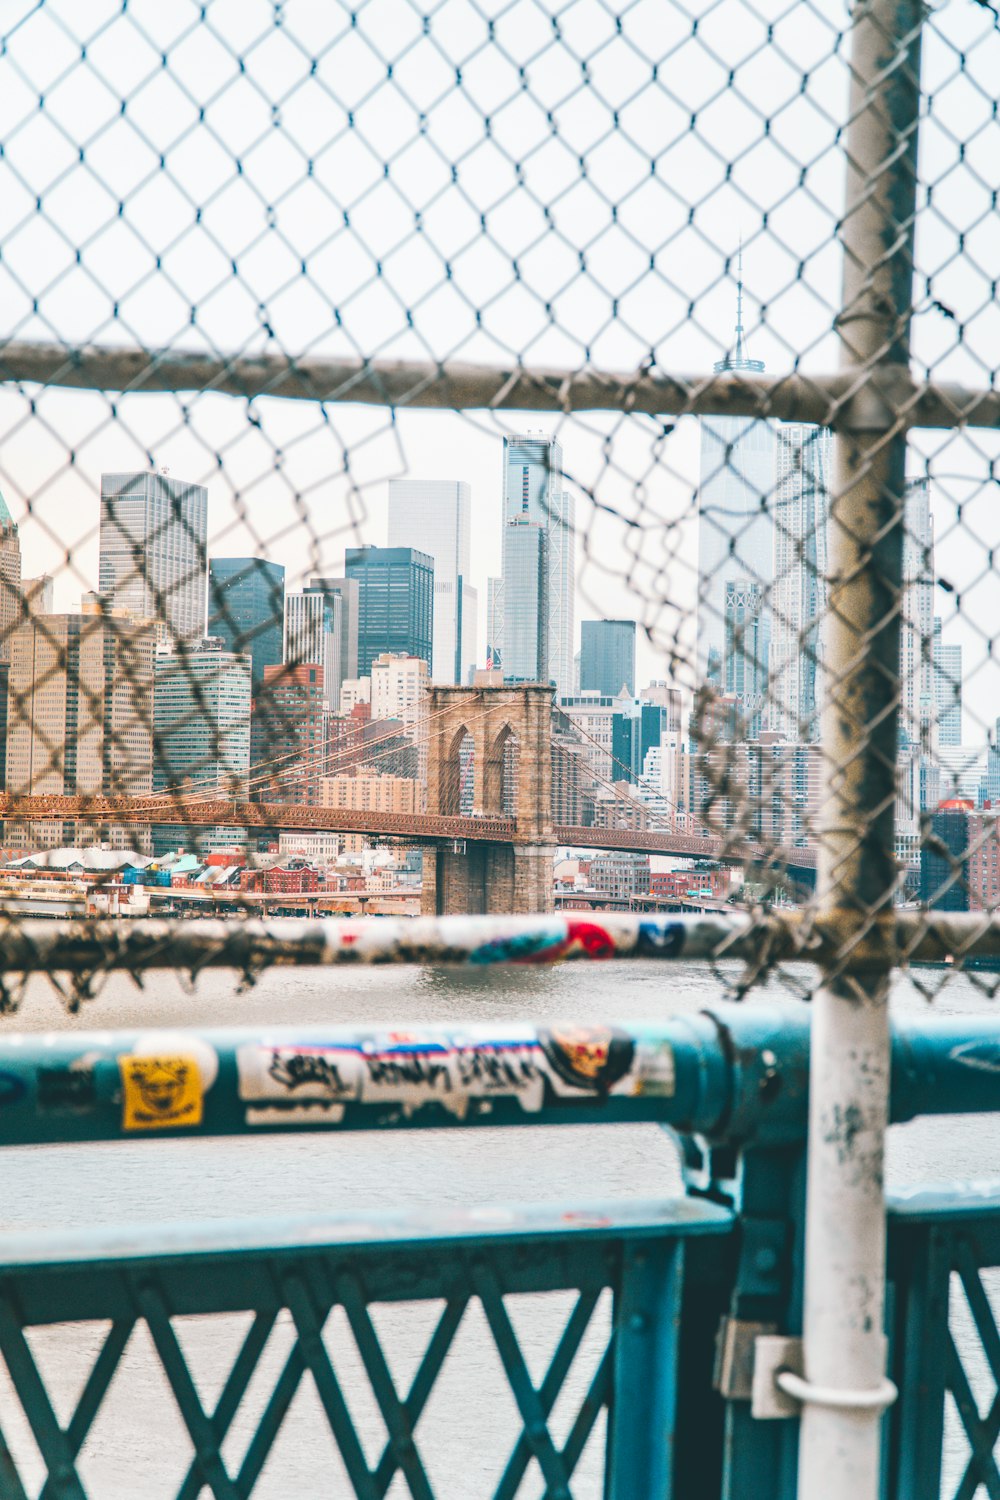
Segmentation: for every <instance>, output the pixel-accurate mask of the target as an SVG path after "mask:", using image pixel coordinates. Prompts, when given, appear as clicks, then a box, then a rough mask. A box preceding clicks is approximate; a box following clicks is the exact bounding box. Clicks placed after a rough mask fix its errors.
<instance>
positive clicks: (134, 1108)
mask: <svg viewBox="0 0 1000 1500" xmlns="http://www.w3.org/2000/svg"><path fill="white" fill-rule="evenodd" d="M118 1066H119V1068H120V1070H121V1075H122V1087H123V1089H124V1100H123V1109H122V1127H123V1128H124V1129H125V1130H176V1129H178V1128H179V1127H183V1126H185V1125H200V1124H201V1118H202V1101H203V1090H202V1085H201V1072H200V1071H199V1068H198V1063H197V1060H196V1059H195V1058H193V1057H175V1056H165V1055H160V1056H157V1057H120V1058H119V1059H118Z"/></svg>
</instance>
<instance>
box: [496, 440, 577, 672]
mask: <svg viewBox="0 0 1000 1500" xmlns="http://www.w3.org/2000/svg"><path fill="white" fill-rule="evenodd" d="M562 464H563V459H562V449H561V447H560V446H559V444H558V442H557V441H556V440H555V438H551V437H547V436H545V435H544V434H541V433H527V434H520V435H514V436H510V437H505V438H504V496H503V539H502V540H503V569H502V577H503V634H502V637H501V639H500V640H499V641H496V640H494V641H491V642H490V643H489V644H490V645H492V646H493V647H494V649H496V647H497V646H499V649H500V652H501V656H502V665H503V673H504V677H505V678H507V679H509V680H510V681H514V682H554V683H555V685H556V693H557V695H562V696H566V695H571V694H572V691H573V650H574V633H575V632H574V620H575V589H576V532H575V529H574V523H575V509H574V506H575V502H574V499H573V496H572V495H571V494H570V492H569V491H568V490H566V489H565V488H564V486H563V472H562ZM492 613H493V616H494V623H496V601H495V600H494V609H493V611H492Z"/></svg>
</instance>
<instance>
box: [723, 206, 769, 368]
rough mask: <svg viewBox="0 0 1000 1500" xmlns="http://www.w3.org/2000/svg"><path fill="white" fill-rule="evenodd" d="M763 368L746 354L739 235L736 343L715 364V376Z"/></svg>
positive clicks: (762, 363) (741, 247) (760, 361)
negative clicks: (728, 372) (723, 357)
mask: <svg viewBox="0 0 1000 1500" xmlns="http://www.w3.org/2000/svg"><path fill="white" fill-rule="evenodd" d="M731 265H732V261H728V260H727V262H726V270H727V271H728V270H729V267H730V266H731ZM763 368H764V362H763V360H760V359H751V358H750V356H749V354H748V353H747V336H746V329H745V328H744V326H743V235H742V234H741V235H740V241H739V249H738V251H737V255H736V342H735V344H734V345H733V352H732V354H727V355H726V357H725V359H718V360H716V362H715V371H716V374H721V373H722V372H723V371H724V370H747V371H752V372H754V373H755V374H757V373H760V372H761V371H762V370H763Z"/></svg>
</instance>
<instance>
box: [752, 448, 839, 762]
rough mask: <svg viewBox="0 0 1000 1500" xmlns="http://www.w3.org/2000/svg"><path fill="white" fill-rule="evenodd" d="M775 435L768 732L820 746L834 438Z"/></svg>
mask: <svg viewBox="0 0 1000 1500" xmlns="http://www.w3.org/2000/svg"><path fill="white" fill-rule="evenodd" d="M775 435H776V440H777V474H776V485H775V493H774V501H773V505H772V507H771V509H772V515H773V519H774V573H773V577H774V587H773V590H772V594H771V610H770V646H769V672H768V682H767V693H768V727H769V728H770V729H771V730H773V731H774V732H775V733H776V734H779V735H781V736H782V738H784V739H787V740H799V739H801V740H815V739H816V738H817V737H818V735H819V712H820V702H819V683H820V670H819V663H820V650H821V641H820V622H821V620H822V618H823V615H824V613H825V611H826V600H827V582H826V575H827V562H826V547H827V517H828V513H829V485H830V443H831V436H830V432H829V430H828V429H827V428H825V427H815V426H813V425H812V424H811V423H807V422H782V423H780V424H779V426H778V427H777V430H776V434H775Z"/></svg>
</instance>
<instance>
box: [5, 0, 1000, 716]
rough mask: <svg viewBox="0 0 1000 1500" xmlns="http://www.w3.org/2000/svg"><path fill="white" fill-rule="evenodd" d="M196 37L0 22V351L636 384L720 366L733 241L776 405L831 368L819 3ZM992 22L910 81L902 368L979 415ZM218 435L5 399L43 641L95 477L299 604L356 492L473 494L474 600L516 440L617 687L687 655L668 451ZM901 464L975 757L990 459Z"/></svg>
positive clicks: (832, 143)
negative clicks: (794, 367)
mask: <svg viewBox="0 0 1000 1500" xmlns="http://www.w3.org/2000/svg"><path fill="white" fill-rule="evenodd" d="M199 9H200V7H199V6H197V5H194V4H192V3H190V0H172V3H171V4H169V5H164V4H162V0H132V3H130V5H129V7H128V10H127V11H126V12H125V13H124V14H123V13H122V10H121V5H120V3H119V0H88V4H87V5H86V6H81V5H80V4H79V0H49V3H47V4H45V5H44V6H43V7H42V8H41V9H36V7H35V4H34V0H31V3H28V0H0V31H2V32H4V33H5V52H4V55H3V56H2V57H0V141H2V143H3V147H4V152H3V157H2V159H0V322H2V328H3V331H4V334H5V335H6V336H7V337H10V338H16V339H24V338H38V339H45V340H53V339H54V340H60V341H65V342H67V343H70V344H74V343H78V342H96V343H121V344H134V343H136V342H138V343H140V344H142V345H144V346H146V347H175V348H183V349H206V348H207V349H217V350H222V351H226V352H229V351H259V350H272V351H276V352H282V351H283V352H287V353H290V354H303V353H307V352H308V353H315V354H319V353H323V354H355V355H357V354H365V355H382V356H386V357H400V358H413V359H420V358H426V357H428V356H432V357H434V358H442V359H443V358H447V357H455V358H461V359H463V360H472V361H481V362H483V363H492V362H504V363H506V362H509V360H510V359H511V358H512V357H520V358H521V359H523V360H524V361H525V362H526V363H541V364H546V365H552V366H567V367H572V368H581V367H583V366H584V365H585V364H586V363H587V362H588V360H589V361H590V363H591V364H592V365H594V366H595V367H597V368H601V369H613V370H629V369H632V368H634V367H635V366H636V365H637V364H638V363H639V362H640V361H642V360H644V359H646V358H647V357H648V356H649V354H650V351H651V350H652V351H655V357H656V359H657V361H658V363H659V365H660V366H661V367H662V368H664V369H670V370H674V371H680V372H682V373H688V372H694V371H705V370H707V369H708V368H709V367H710V364H711V362H712V360H714V359H715V358H717V357H718V356H719V353H720V350H721V349H723V348H724V347H725V346H726V345H727V344H728V343H729V341H730V339H731V330H732V321H733V303H734V285H733V277H732V274H727V271H726V257H727V256H729V255H732V254H733V253H734V251H735V246H736V242H737V239H738V237H739V235H740V234H742V236H743V239H744V243H745V274H746V282H747V322H748V326H749V329H750V344H751V350H752V353H753V354H754V355H755V356H757V357H759V358H762V359H764V360H765V361H766V363H767V367H768V369H769V370H772V371H780V370H783V369H787V368H789V367H790V365H791V364H792V362H793V360H795V359H798V360H799V361H800V363H801V365H802V366H803V367H804V368H806V369H814V370H815V369H827V368H830V367H831V366H832V365H833V363H834V361H835V359H836V347H835V340H834V338H833V336H832V334H831V333H830V327H831V322H832V317H833V313H834V309H835V306H836V303H837V296H838V288H839V276H840V269H839V255H838V251H837V248H836V243H835V226H836V215H837V210H838V207H839V204H840V201H841V197H842V182H843V174H842V163H841V159H840V155H839V152H838V148H837V144H836V138H835V136H836V126H837V123H838V122H839V121H840V120H841V119H842V118H843V115H844V110H845V100H846V70H845V66H844V62H843V59H842V53H843V51H844V48H843V46H842V44H840V42H839V39H838V33H837V28H838V26H840V25H841V24H842V21H843V13H842V7H841V6H840V5H839V4H838V3H836V0H832V3H825V0H824V3H820V0H815V4H814V5H812V6H809V5H805V4H800V5H797V6H792V7H790V8H789V6H788V5H787V4H786V3H783V0H755V3H754V4H753V5H750V4H743V3H739V0H720V3H709V0H691V3H689V4H688V5H685V6H682V5H680V4H677V3H673V0H635V3H631V4H630V3H627V0H607V3H604V4H602V3H600V0H575V3H570V4H566V5H557V4H554V3H537V0H515V3H513V4H500V3H483V4H478V5H473V4H471V3H470V0H444V3H441V4H436V5H434V4H427V5H415V4H408V3H406V0H370V3H368V4H364V5H359V6H357V7H354V9H355V10H356V12H357V17H358V19H357V24H356V26H352V25H351V23H350V12H349V10H348V9H347V8H346V7H344V6H340V5H335V4H333V3H332V0H286V3H285V4H284V5H277V6H275V5H273V4H271V3H264V0H213V3H211V4H209V5H208V8H207V10H208V14H207V20H206V21H205V22H204V23H199V21H198V14H199ZM425 14H426V15H427V16H428V17H429V19H428V21H427V23H426V25H425V24H424V21H423V17H424V15H425ZM695 18H697V22H698V24H697V27H695V25H694V19H695ZM490 22H492V27H491V25H490ZM768 23H771V24H772V26H773V31H772V40H771V43H770V44H769V45H768V44H767V25H768ZM992 24H993V23H992V17H991V15H990V13H989V11H988V10H984V9H983V8H982V7H980V6H978V5H976V4H975V3H973V0H949V3H946V4H944V5H941V6H939V7H938V8H937V9H936V11H935V13H934V19H933V22H932V23H931V24H930V25H929V27H928V30H927V37H926V40H925V49H924V82H925V89H926V91H927V94H928V99H929V102H928V105H927V115H928V119H927V121H926V125H925V131H924V136H923V144H922V153H921V180H922V184H923V188H922V207H921V214H920V219H919V229H918V242H917V260H918V276H917V281H916V287H915V297H916V300H917V306H918V310H919V311H918V316H917V318H916V320H915V327H914V348H915V354H916V362H917V364H918V366H921V367H923V366H926V367H929V368H932V369H933V371H934V373H935V375H938V376H940V377H941V378H948V379H962V380H965V381H968V382H970V383H973V384H976V385H987V384H989V382H990V380H991V379H992V377H993V374H994V372H995V369H996V365H997V354H996V351H997V349H998V348H1000V312H998V309H997V305H996V301H995V298H994V297H993V293H992V277H993V276H994V275H995V273H996V267H997V265H998V264H1000V223H998V219H997V215H996V213H995V210H994V209H993V207H992V199H991V194H992V191H993V187H994V185H995V182H996V179H997V171H996V163H997V161H1000V125H998V123H997V121H996V120H994V119H993V115H992V110H993V99H994V97H995V80H996V78H997V76H1000V38H998V35H997V33H996V32H995V30H994V31H991V27H992ZM84 49H85V51H86V57H85V58H84V57H83V56H82V52H83V50H84ZM164 59H165V62H164ZM240 59H242V69H241V67H240V62H239V60H240ZM390 65H391V76H389V72H390ZM730 70H732V71H733V82H732V84H731V86H730V85H729V82H728V80H729V74H730ZM804 79H805V82H804V81H803V80H804ZM40 101H41V102H40ZM199 111H202V113H201V114H200V113H199ZM692 117H695V118H696V124H695V128H694V129H692V128H691V121H692ZM765 121H766V122H767V123H766V125H765ZM960 139H964V140H965V141H967V142H970V143H971V144H970V146H969V149H968V151H967V152H966V156H965V160H964V161H960V160H959V153H958V146H957V142H958V141H959V140H960ZM959 233H961V234H962V235H963V236H964V241H963V249H962V253H961V254H960V252H959ZM935 301H936V302H938V303H939V304H941V306H942V307H944V308H947V309H948V310H949V311H950V312H951V313H953V314H954V317H949V316H948V315H947V314H946V313H944V312H942V311H941V310H940V308H935V307H934V306H932V303H933V302H935ZM960 328H961V334H962V337H961V339H959V329H960ZM250 415H251V413H249V412H248V408H247V406H246V404H245V403H242V402H239V401H234V400H231V399H227V398H223V397H204V398H200V399H198V400H197V401H192V400H191V398H190V397H188V398H185V399H183V400H178V399H176V398H174V397H170V396H162V397H161V396H151V397H140V396H133V397H129V398H125V399H119V400H116V401H115V402H112V401H111V400H109V399H108V398H105V397H103V396H100V395H90V394H86V393H75V392H60V391H44V392H41V393H40V392H38V391H37V390H35V389H31V388H26V389H25V390H24V391H23V392H19V391H17V390H10V389H8V390H7V392H6V393H4V394H3V395H0V486H2V488H3V490H4V492H5V494H6V496H7V499H8V502H9V504H10V506H11V509H12V511H13V512H14V514H15V516H16V517H17V518H18V519H19V521H20V522H21V534H22V546H23V551H24V568H25V572H26V573H28V574H30V573H34V572H40V571H43V570H48V571H52V572H54V573H56V574H57V575H58V584H57V598H58V602H59V603H60V604H62V605H66V606H68V605H70V604H71V603H73V602H74V601H75V599H76V598H78V596H79V594H80V592H81V590H82V589H84V588H90V587H92V586H93V585H94V583H95V580H96V561H97V556H96V524H97V512H98V502H97V494H98V488H99V476H100V473H101V471H102V470H112V469H122V468H128V467H132V466H137V467H144V466H145V465H146V464H147V463H148V462H150V461H152V462H153V463H154V464H155V465H157V466H164V465H165V466H167V467H168V468H169V469H170V471H171V473H173V474H175V475H179V476H182V477H184V478H188V479H192V480H199V481H202V482H205V483H207V484H208V487H209V494H210V505H211V509H210V528H211V531H212V535H213V550H216V551H219V552H244V551H254V550H261V551H263V552H265V553H267V554H268V555H270V556H273V557H274V558H276V559H277V560H279V561H283V562H284V563H285V564H286V566H287V568H288V570H289V576H290V578H291V579H293V580H294V579H295V578H296V577H297V576H298V575H301V574H304V573H305V572H307V571H310V570H312V569H313V568H322V569H323V570H325V571H332V570H333V569H334V568H336V566H337V565H338V562H339V559H340V557H341V555H342V552H343V548H344V546H345V544H346V545H353V544H354V543H355V542H356V541H357V540H359V539H360V540H366V541H376V542H379V541H382V540H384V536H385V531H384V527H385V519H384V517H385V494H386V482H387V480H388V479H389V478H391V477H394V476H396V475H402V474H407V473H408V474H411V475H413V476H414V477H420V478H459V479H467V480H468V481H469V482H470V483H471V485H472V489H473V503H474V515H475V525H474V531H473V548H474V551H473V574H474V577H473V581H474V583H475V584H476V585H477V586H478V587H479V588H480V590H481V596H480V597H481V599H484V597H485V580H486V576H487V575H488V574H489V573H492V572H496V571H498V570H499V544H500V529H499V528H500V494H501V489H500V467H501V452H500V450H501V444H500V440H499V439H500V433H501V432H502V431H503V430H505V426H506V428H507V429H508V430H519V429H522V428H524V427H534V428H540V429H542V430H545V431H553V430H557V431H558V433H559V437H560V440H561V442H562V446H563V450H564V455H565V463H566V468H567V471H568V473H569V475H570V478H571V481H572V482H574V483H575V484H576V485H577V488H578V493H579V496H580V499H579V500H578V520H579V525H580V529H581V532H582V548H581V559H580V561H581V577H580V590H581V597H580V599H579V601H578V616H580V617H585V616H588V615H595V614H604V613H606V614H609V615H622V616H635V617H636V618H638V619H639V620H640V621H641V622H643V623H645V624H646V625H647V626H649V627H650V628H651V630H652V631H653V632H654V637H655V639H656V641H657V643H658V649H656V650H654V648H653V646H652V645H650V644H647V645H646V646H645V647H644V648H643V649H642V654H641V657H640V665H639V678H640V681H644V680H645V679H646V677H647V676H648V675H656V676H662V675H665V673H667V672H668V671H669V670H670V664H669V659H668V652H669V647H670V644H671V643H672V642H676V641H678V640H679V642H680V645H681V647H682V649H688V650H689V649H690V646H691V644H692V641H693V634H692V622H691V610H692V606H693V602H694V597H695V567H696V553H695V528H694V526H693V524H692V522H693V514H694V512H693V491H694V483H695V474H696V469H697V428H696V425H695V424H693V423H690V422H688V423H681V424H679V425H678V427H677V429H676V431H674V432H672V433H671V434H670V435H669V436H667V437H666V438H664V437H663V436H662V435H661V434H660V429H659V425H658V424H656V423H653V422H649V421H647V420H645V419H622V418H620V417H615V416H613V415H610V416H609V415H597V414H593V415H581V416H578V417H576V418H572V419H563V420H561V421H556V420H555V419H553V417H552V416H551V415H548V416H539V417H537V418H534V419H533V418H531V417H530V416H528V415H526V414H511V415H510V417H509V418H508V419H507V420H506V423H501V422H500V421H498V420H497V419H495V418H493V417H491V416H489V415H488V414H484V413H470V414H468V415H466V416H465V417H459V416H455V415H450V414H420V413H403V414H400V415H398V416H397V417H396V419H395V420H393V418H392V416H391V414H390V413H388V412H387V411H385V410H374V409H361V408H356V407H344V406H340V407H337V406H330V407H327V408H326V409H325V410H321V409H319V408H318V407H316V406H311V405H307V404H305V403H292V402H281V401H261V402H257V403H255V405H254V407H253V410H252V417H253V420H252V421H251V420H248V418H249V416H250ZM915 450H916V451H915V456H914V468H915V469H918V468H919V467H920V464H921V461H922V460H921V456H920V455H924V456H926V457H927V458H928V459H929V460H930V462H931V473H932V477H933V479H934V483H933V487H932V496H933V508H934V512H935V520H936V526H937V533H938V538H939V548H938V565H939V571H940V572H941V573H942V575H944V576H946V577H947V578H949V579H950V581H951V582H952V583H953V584H954V586H955V588H956V590H957V591H958V592H957V593H956V594H950V595H945V594H944V593H939V599H938V609H939V612H941V613H943V614H944V615H945V616H946V619H948V621H949V622H948V624H947V625H946V637H947V638H948V639H952V640H960V641H961V642H962V644H963V646H964V647H965V651H966V670H967V673H968V675H969V677H970V691H969V692H968V694H967V702H968V704H969V705H970V712H969V713H967V716H966V738H967V739H968V740H976V739H980V738H981V737H982V733H983V729H982V726H983V725H985V724H988V723H989V722H990V721H991V720H992V718H993V717H994V716H995V715H996V713H997V712H1000V675H998V674H997V671H996V668H995V666H994V665H993V663H992V660H991V655H990V650H989V647H990V645H991V643H992V638H993V636H994V634H995V633H996V632H997V622H998V620H1000V589H998V587H997V579H996V575H995V572H994V570H993V567H992V557H991V553H992V549H993V548H995V547H998V546H1000V516H998V509H997V504H996V498H995V492H994V491H995V486H994V485H993V482H992V479H991V464H992V461H993V460H994V459H995V458H996V457H997V455H998V451H1000V450H998V444H997V442H996V439H995V436H994V435H992V434H989V435H987V434H979V435H974V437H973V440H972V441H968V440H964V439H956V438H954V437H952V436H950V435H949V434H946V433H931V434H923V435H920V436H919V438H918V440H917V441H916V443H915ZM954 476H959V477H957V478H956V477H954ZM959 521H961V527H959ZM956 600H958V601H959V605H958V609H957V610H956ZM949 617H950V618H949ZM480 642H481V643H485V630H484V628H483V626H482V625H481V629H480Z"/></svg>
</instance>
